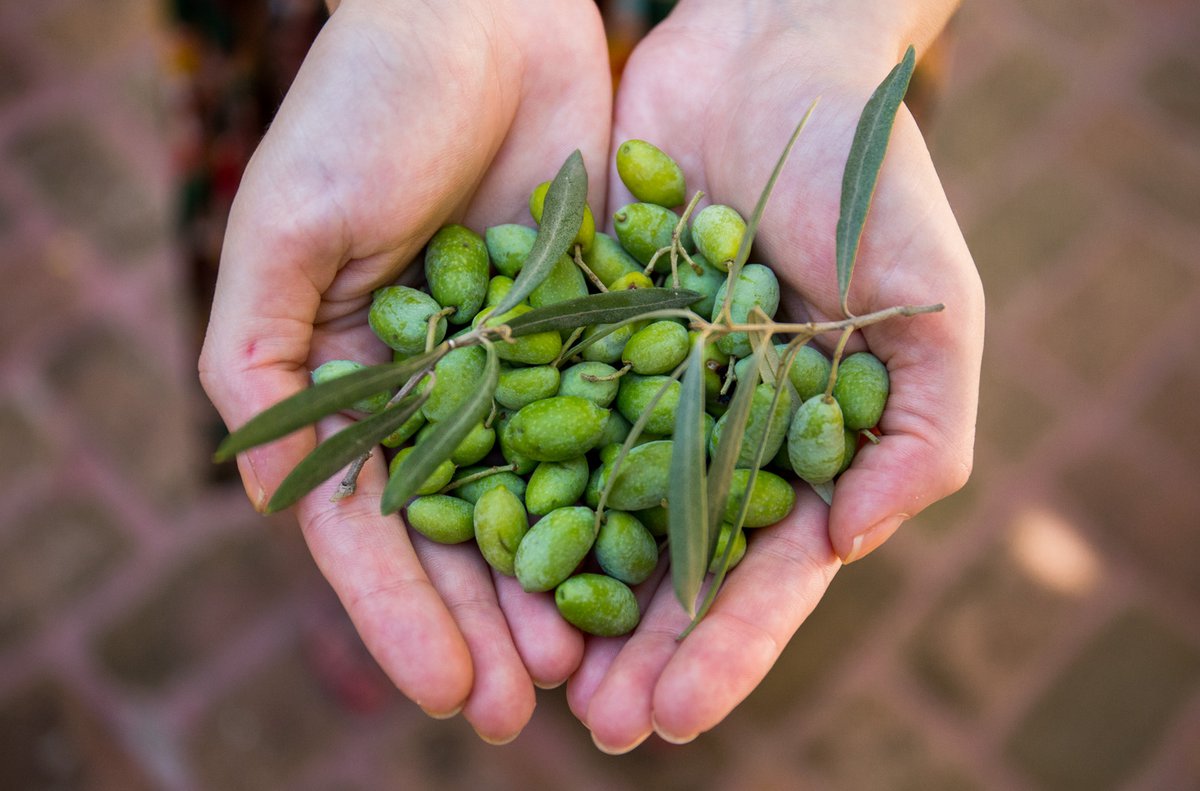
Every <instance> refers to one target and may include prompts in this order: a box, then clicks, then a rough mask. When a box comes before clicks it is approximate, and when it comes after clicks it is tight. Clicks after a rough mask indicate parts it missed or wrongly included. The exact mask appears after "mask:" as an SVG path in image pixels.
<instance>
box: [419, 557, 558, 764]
mask: <svg viewBox="0 0 1200 791" xmlns="http://www.w3.org/2000/svg"><path fill="white" fill-rule="evenodd" d="M412 541H413V546H414V547H415V548H416V550H417V555H418V557H420V559H421V563H422V565H423V566H424V567H425V569H426V571H427V572H428V574H429V578H430V579H431V580H432V581H433V584H434V587H435V588H437V590H438V592H439V593H440V594H441V596H442V600H443V601H444V602H445V603H446V606H447V607H448V608H449V609H450V612H451V614H452V615H453V616H454V621H455V623H457V624H458V628H459V631H461V632H462V635H463V638H464V639H465V640H466V642H467V648H468V650H469V651H470V653H471V662H472V664H473V665H474V668H475V684H474V686H473V687H472V689H471V694H470V696H469V697H468V698H467V700H466V704H465V705H464V706H463V716H464V717H465V718H466V719H467V722H469V723H471V727H473V728H474V729H475V732H476V733H477V734H479V737H480V738H481V739H483V740H484V741H486V742H489V743H492V744H505V743H507V742H510V741H512V740H513V739H515V738H516V737H517V735H518V734H520V732H521V729H522V728H524V727H525V725H526V723H528V722H529V718H530V717H532V716H533V709H534V706H535V705H536V699H535V696H534V690H533V683H532V682H531V680H530V677H529V673H528V672H527V671H526V669H525V665H524V664H523V663H522V662H521V657H520V655H519V654H518V653H517V649H516V646H515V645H514V644H513V639H512V635H511V634H510V633H509V629H508V624H507V623H506V622H505V619H504V613H503V612H501V610H500V605H499V603H498V602H497V600H496V589H495V587H494V586H493V584H492V577H491V573H490V567H489V566H488V565H487V563H486V562H485V561H484V560H483V558H482V557H481V556H480V555H479V550H478V549H477V548H476V547H475V546H474V545H471V544H455V545H452V546H447V545H444V544H435V543H433V542H432V541H429V540H428V539H426V538H424V537H423V536H421V535H418V534H413V536H412Z"/></svg>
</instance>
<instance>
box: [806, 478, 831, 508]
mask: <svg viewBox="0 0 1200 791" xmlns="http://www.w3.org/2000/svg"><path fill="white" fill-rule="evenodd" d="M808 486H809V488H810V489H812V490H813V491H814V492H816V493H817V496H818V497H820V498H821V499H822V500H824V501H825V505H833V481H826V482H825V483H810V484H809V485H808Z"/></svg>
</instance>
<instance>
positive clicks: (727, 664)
mask: <svg viewBox="0 0 1200 791" xmlns="http://www.w3.org/2000/svg"><path fill="white" fill-rule="evenodd" d="M825 515H826V509H825V505H824V504H823V503H822V502H821V501H820V500H819V499H818V498H817V496H816V495H815V494H813V493H812V492H811V491H808V490H805V491H803V492H801V494H800V496H799V497H798V498H797V502H796V508H795V510H794V511H793V512H792V514H791V515H790V516H789V517H788V518H787V519H786V520H785V521H784V522H782V523H780V524H779V525H776V526H774V527H769V528H763V529H762V530H756V531H754V534H753V536H752V538H751V542H750V546H749V548H748V549H747V552H746V556H745V557H744V558H743V560H742V562H741V563H740V564H739V565H738V567H737V568H736V569H734V570H733V571H732V572H731V573H730V575H729V577H728V578H727V583H726V585H725V587H724V589H722V590H721V592H720V594H719V595H718V596H717V599H716V602H715V603H714V605H713V607H712V609H711V610H710V611H709V613H708V615H707V616H705V618H704V619H703V620H701V621H700V623H699V625H698V626H696V628H695V629H694V630H693V631H692V633H691V634H690V635H688V637H687V638H686V639H685V640H684V641H683V642H682V643H681V644H680V645H679V649H678V650H677V651H676V652H675V654H674V655H673V656H672V657H671V658H670V661H669V662H668V663H667V666H666V667H665V668H664V669H663V671H662V674H661V676H660V677H659V679H658V683H657V684H656V686H655V687H654V693H653V704H652V705H653V721H654V727H655V730H656V731H657V732H658V734H659V735H660V736H661V737H662V738H663V739H665V740H667V741H670V742H674V743H684V742H687V741H691V740H692V739H694V738H695V737H696V735H698V734H700V733H702V732H704V731H706V730H708V729H710V728H712V727H713V726H715V725H716V724H717V723H719V722H720V721H721V720H722V719H724V718H725V717H726V715H728V714H729V712H730V711H732V710H733V708H734V707H735V706H736V705H737V704H738V703H740V702H741V701H742V700H743V699H745V697H746V696H747V695H748V694H750V692H751V691H752V690H753V689H754V688H755V687H756V686H757V685H758V683H759V682H760V681H762V679H763V677H764V676H765V675H766V674H767V671H768V670H770V669H771V666H772V665H773V664H774V663H775V660H776V659H778V658H779V654H780V652H781V651H782V650H783V648H784V646H785V645H787V642H788V640H790V639H791V637H792V635H793V634H794V633H795V631H796V629H797V628H798V627H799V626H800V624H801V623H802V622H803V621H804V619H805V618H807V617H808V615H809V613H811V612H812V610H813V608H814V607H815V606H816V605H817V602H818V601H820V599H821V597H822V596H823V595H824V593H825V590H826V589H827V588H828V587H829V583H830V582H831V581H832V579H833V575H834V574H835V573H836V571H837V569H838V567H839V566H838V560H837V557H836V556H835V555H834V554H833V550H832V548H831V547H830V545H829V537H828V533H827V530H826V523H825Z"/></svg>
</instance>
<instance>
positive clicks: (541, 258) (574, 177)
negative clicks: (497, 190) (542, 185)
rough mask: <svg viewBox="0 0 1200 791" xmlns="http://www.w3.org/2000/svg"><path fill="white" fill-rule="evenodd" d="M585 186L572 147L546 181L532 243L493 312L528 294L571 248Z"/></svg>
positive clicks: (504, 309)
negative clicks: (539, 220) (547, 181)
mask: <svg viewBox="0 0 1200 791" xmlns="http://www.w3.org/2000/svg"><path fill="white" fill-rule="evenodd" d="M587 187H588V175H587V169H586V168H584V166H583V156H582V155H581V154H580V153H579V150H578V149H576V150H575V151H574V152H572V153H571V156H569V157H567V161H566V162H564V163H563V164H562V167H561V168H559V169H558V174H557V175H556V176H555V177H554V180H553V181H551V182H550V188H549V189H548V190H547V191H546V202H545V203H544V204H543V206H542V222H541V224H540V225H539V226H538V232H537V237H536V238H535V239H534V240H533V247H532V248H531V249H530V250H529V255H528V257H526V259H525V263H524V264H523V265H522V266H521V273H520V274H519V275H517V279H516V282H514V283H513V285H512V288H511V289H509V291H508V293H507V294H505V295H504V298H503V299H501V300H500V302H499V303H498V304H497V305H496V307H495V308H494V309H493V310H492V315H493V316H502V315H504V314H505V313H507V312H508V311H510V310H512V309H513V308H514V307H516V306H517V304H518V303H520V302H521V301H522V300H524V299H525V298H526V297H527V296H529V295H530V293H532V292H533V290H534V289H535V288H537V287H538V286H539V285H541V283H542V281H543V280H545V279H546V277H547V276H548V275H549V274H550V272H551V271H552V270H553V269H554V265H555V264H556V263H558V259H559V258H561V257H562V256H563V255H565V254H566V252H567V251H568V250H570V249H571V243H572V242H573V241H575V236H576V234H578V233H579V226H580V225H581V224H582V223H583V208H584V206H585V205H587Z"/></svg>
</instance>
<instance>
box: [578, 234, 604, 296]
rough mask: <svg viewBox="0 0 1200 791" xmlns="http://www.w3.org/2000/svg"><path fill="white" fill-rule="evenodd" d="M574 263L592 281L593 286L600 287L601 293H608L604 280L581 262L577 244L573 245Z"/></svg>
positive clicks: (581, 257) (580, 253)
mask: <svg viewBox="0 0 1200 791" xmlns="http://www.w3.org/2000/svg"><path fill="white" fill-rule="evenodd" d="M575 265H576V266H578V267H579V268H580V269H582V270H583V273H584V274H585V275H587V279H588V280H590V281H592V285H593V286H595V287H596V288H598V289H600V293H601V294H607V293H608V287H607V286H605V285H604V281H603V280H601V279H600V278H599V277H597V276H596V273H595V272H593V271H592V270H591V269H589V268H588V265H587V264H585V263H584V262H583V253H582V251H581V249H580V247H579V245H575Z"/></svg>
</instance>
